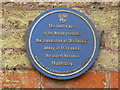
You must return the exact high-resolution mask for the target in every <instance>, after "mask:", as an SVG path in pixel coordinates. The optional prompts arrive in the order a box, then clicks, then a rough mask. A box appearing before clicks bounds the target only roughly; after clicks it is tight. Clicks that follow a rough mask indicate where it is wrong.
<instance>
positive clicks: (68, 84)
mask: <svg viewBox="0 0 120 90" xmlns="http://www.w3.org/2000/svg"><path fill="white" fill-rule="evenodd" d="M105 85H106V74H105V73H103V72H97V73H94V72H89V73H85V74H83V75H81V76H79V77H76V78H74V79H71V80H65V81H62V80H54V79H51V78H49V77H46V76H44V75H42V86H43V87H44V88H105Z"/></svg>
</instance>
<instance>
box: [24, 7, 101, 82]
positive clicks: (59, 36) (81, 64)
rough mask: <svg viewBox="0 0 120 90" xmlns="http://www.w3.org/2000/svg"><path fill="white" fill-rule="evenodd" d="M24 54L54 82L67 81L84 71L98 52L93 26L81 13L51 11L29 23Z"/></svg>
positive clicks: (60, 9)
mask: <svg viewBox="0 0 120 90" xmlns="http://www.w3.org/2000/svg"><path fill="white" fill-rule="evenodd" d="M26 51H27V54H28V57H29V58H30V61H31V62H32V64H33V65H34V66H35V68H36V69H37V70H38V71H40V72H41V73H43V74H44V75H46V76H48V77H51V78H54V79H63V80H65V79H71V78H74V77H77V76H79V75H81V74H83V73H84V72H85V71H87V70H88V69H89V68H90V67H91V66H92V64H93V63H94V62H95V59H96V57H97V55H98V51H99V38H98V34H97V31H96V28H95V26H94V24H93V23H92V22H91V20H90V19H89V18H88V17H87V16H86V15H85V14H83V13H82V12H79V11H77V10H74V9H71V8H54V9H50V10H48V11H46V12H44V13H42V14H40V15H39V16H38V17H37V18H36V19H35V20H34V21H33V23H32V24H31V26H30V28H29V30H28V33H27V39H26Z"/></svg>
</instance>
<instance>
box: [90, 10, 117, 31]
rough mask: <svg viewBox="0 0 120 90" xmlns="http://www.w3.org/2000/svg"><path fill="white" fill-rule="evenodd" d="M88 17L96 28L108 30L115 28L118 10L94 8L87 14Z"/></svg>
mask: <svg viewBox="0 0 120 90" xmlns="http://www.w3.org/2000/svg"><path fill="white" fill-rule="evenodd" d="M89 17H90V19H91V20H92V21H93V22H94V24H95V25H96V26H97V28H99V29H101V30H106V29H107V30H108V29H112V28H117V25H118V10H115V9H114V10H110V11H107V10H106V11H103V10H94V11H91V13H90V15H89Z"/></svg>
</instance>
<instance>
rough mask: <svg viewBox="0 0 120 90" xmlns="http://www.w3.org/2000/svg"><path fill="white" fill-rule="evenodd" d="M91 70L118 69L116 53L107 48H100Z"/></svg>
mask: <svg viewBox="0 0 120 90" xmlns="http://www.w3.org/2000/svg"><path fill="white" fill-rule="evenodd" d="M90 70H92V71H97V72H101V71H107V72H108V71H110V72H111V71H112V72H113V71H118V53H117V52H113V51H110V50H107V49H100V51H99V54H98V57H97V59H96V61H95V63H94V64H93V66H92V67H91V69H90Z"/></svg>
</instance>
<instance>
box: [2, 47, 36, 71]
mask: <svg viewBox="0 0 120 90" xmlns="http://www.w3.org/2000/svg"><path fill="white" fill-rule="evenodd" d="M1 56H2V68H4V69H13V68H16V69H20V70H24V69H30V70H34V67H33V65H32V63H31V62H30V60H29V58H28V56H27V53H26V51H25V49H18V48H8V49H7V48H5V49H2V55H1Z"/></svg>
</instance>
